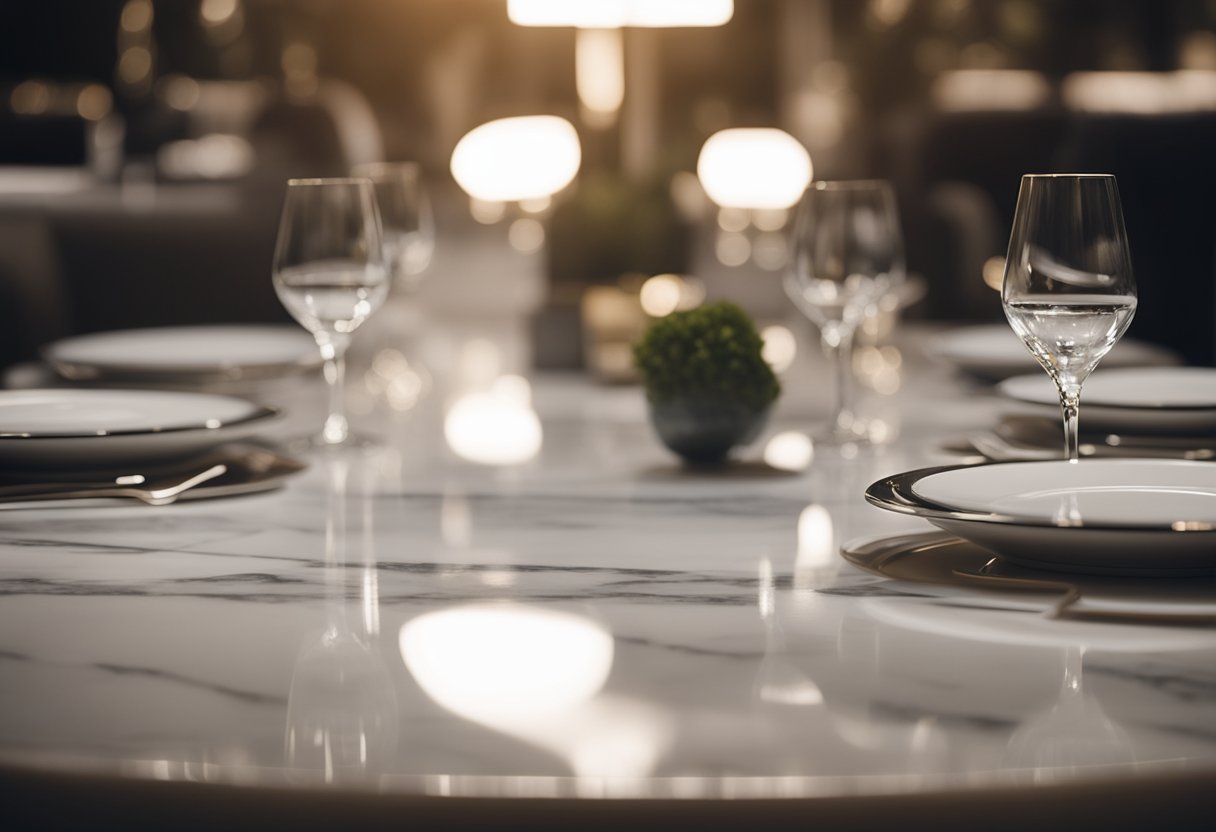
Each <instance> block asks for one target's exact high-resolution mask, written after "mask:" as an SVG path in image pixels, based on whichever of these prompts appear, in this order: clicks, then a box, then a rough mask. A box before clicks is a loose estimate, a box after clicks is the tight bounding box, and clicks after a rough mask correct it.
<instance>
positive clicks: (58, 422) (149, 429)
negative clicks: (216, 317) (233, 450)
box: [0, 389, 279, 469]
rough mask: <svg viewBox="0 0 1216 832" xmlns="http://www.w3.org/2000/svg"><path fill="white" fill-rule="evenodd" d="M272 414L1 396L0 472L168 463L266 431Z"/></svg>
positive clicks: (137, 396) (148, 397) (149, 396)
mask: <svg viewBox="0 0 1216 832" xmlns="http://www.w3.org/2000/svg"><path fill="white" fill-rule="evenodd" d="M278 417H279V412H278V411H277V410H275V409H273V408H269V407H263V406H261V405H257V404H254V403H253V402H249V401H246V400H244V399H240V398H235V397H232V396H218V395H213V394H208V393H184V392H169V391H153V390H76V389H51V390H5V391H0V464H2V465H3V466H4V467H6V468H75V469H89V468H99V467H103V466H109V465H125V464H136V463H147V462H154V461H155V462H161V461H165V460H173V459H180V458H184V457H188V456H191V455H194V454H198V453H202V452H203V451H206V450H208V449H210V448H213V447H215V446H217V445H220V444H221V443H225V442H232V441H235V440H239V439H246V438H248V437H250V436H252V435H254V434H256V433H259V432H261V431H264V430H265V429H266V428H267V427H269V425H271V424H272V423H274V422H275V420H277V419H278Z"/></svg>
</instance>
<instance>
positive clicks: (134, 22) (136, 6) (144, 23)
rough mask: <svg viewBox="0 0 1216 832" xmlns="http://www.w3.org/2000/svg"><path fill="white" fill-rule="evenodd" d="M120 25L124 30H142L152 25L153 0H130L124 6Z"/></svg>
mask: <svg viewBox="0 0 1216 832" xmlns="http://www.w3.org/2000/svg"><path fill="white" fill-rule="evenodd" d="M119 25H120V26H121V27H122V30H123V31H124V32H131V33H132V34H134V33H136V32H142V31H144V30H145V29H148V28H150V27H151V26H152V0H129V2H128V3H127V4H126V5H125V6H123V7H122V15H121V16H120V17H119Z"/></svg>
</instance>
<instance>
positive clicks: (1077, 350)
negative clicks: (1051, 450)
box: [1001, 174, 1136, 462]
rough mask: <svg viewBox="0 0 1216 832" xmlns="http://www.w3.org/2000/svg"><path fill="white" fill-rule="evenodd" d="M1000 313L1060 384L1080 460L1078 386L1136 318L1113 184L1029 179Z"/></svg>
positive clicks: (1080, 178) (1068, 438) (1067, 440)
mask: <svg viewBox="0 0 1216 832" xmlns="http://www.w3.org/2000/svg"><path fill="white" fill-rule="evenodd" d="M1001 305H1002V306H1003V308H1004V310H1005V317H1006V318H1007V319H1008V320H1009V324H1010V326H1011V327H1012V328H1013V330H1014V332H1016V333H1017V334H1018V336H1019V337H1020V338H1021V339H1022V342H1023V343H1024V344H1025V345H1026V347H1027V349H1029V350H1030V353H1031V355H1033V356H1034V358H1035V360H1036V361H1038V363H1039V364H1040V365H1041V366H1042V367H1043V369H1044V370H1046V371H1047V374H1048V375H1049V376H1050V377H1051V379H1052V381H1054V382H1055V385H1056V389H1057V392H1058V393H1059V396H1060V406H1061V410H1062V414H1063V420H1064V453H1065V457H1066V458H1067V459H1068V460H1069V461H1071V462H1076V461H1077V459H1078V439H1077V437H1078V418H1079V408H1080V397H1081V386H1082V385H1083V384H1084V382H1085V379H1087V378H1088V377H1089V374H1090V373H1091V372H1093V370H1094V368H1095V367H1096V366H1097V365H1098V362H1099V361H1100V360H1101V359H1102V357H1103V356H1104V355H1106V353H1107V352H1109V351H1110V349H1111V347H1113V346H1114V345H1115V343H1116V342H1117V341H1118V340H1119V338H1121V337H1122V336H1123V333H1124V332H1125V331H1126V330H1127V328H1128V326H1129V325H1130V324H1131V321H1132V317H1133V315H1134V314H1135V311H1136V284H1135V279H1134V277H1133V273H1132V262H1131V252H1130V250H1129V249H1128V244H1127V231H1126V230H1125V228H1124V225H1123V212H1122V209H1121V207H1120V203H1119V192H1118V187H1117V186H1116V184H1115V177H1114V176H1111V175H1110V174H1027V175H1026V176H1023V177H1022V184H1021V189H1020V190H1019V192H1018V203H1017V209H1016V211H1015V212H1014V220H1013V231H1012V233H1011V234H1010V237H1009V251H1008V255H1007V256H1006V258H1005V274H1004V279H1003V281H1002V288H1001Z"/></svg>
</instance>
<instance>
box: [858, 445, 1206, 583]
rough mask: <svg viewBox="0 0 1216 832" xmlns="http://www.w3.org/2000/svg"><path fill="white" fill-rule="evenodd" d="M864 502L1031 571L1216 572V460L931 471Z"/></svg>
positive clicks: (895, 479)
mask: <svg viewBox="0 0 1216 832" xmlns="http://www.w3.org/2000/svg"><path fill="white" fill-rule="evenodd" d="M866 498H867V499H868V500H869V501H870V502H871V503H872V504H874V505H876V506H878V507H879V508H885V509H888V510H891V511H898V512H902V513H905V514H912V515H915V516H918V517H923V518H924V519H926V520H928V521H929V522H930V523H932V524H934V525H935V526H937V527H939V528H941V529H945V530H946V531H948V532H951V533H952V534H956V535H958V536H959V537H962V538H964V539H966V540H970V541H971V542H973V543H976V544H978V545H980V546H982V547H984V548H986V549H988V550H989V551H991V552H994V553H996V554H999V555H1002V556H1004V557H1006V558H1008V559H1009V560H1011V561H1014V562H1016V563H1021V564H1024V565H1028V566H1032V567H1039V568H1048V569H1057V570H1065V571H1076V572H1087V573H1096V574H1126V575H1178V574H1184V573H1186V574H1206V575H1213V574H1216V463H1211V462H1192V461H1186V460H1154V459H1091V460H1083V461H1082V462H1080V463H1079V464H1076V465H1071V464H1069V463H1067V462H1064V461H1060V460H1051V461H1045V462H1010V463H995V464H990V465H974V466H951V467H945V468H927V469H921V470H919V471H910V472H907V473H904V474H896V475H894V476H892V477H888V478H886V479H884V480H880V481H879V482H876V483H874V484H872V485H871V486H870V488H869V489H867V491H866Z"/></svg>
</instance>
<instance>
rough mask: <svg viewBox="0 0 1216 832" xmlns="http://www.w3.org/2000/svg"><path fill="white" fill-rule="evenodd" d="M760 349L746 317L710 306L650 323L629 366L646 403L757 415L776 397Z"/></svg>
mask: <svg viewBox="0 0 1216 832" xmlns="http://www.w3.org/2000/svg"><path fill="white" fill-rule="evenodd" d="M763 346H764V342H763V341H762V340H761V338H760V334H759V333H758V332H757V331H756V326H755V324H753V323H752V320H751V318H749V317H748V316H747V313H745V312H744V311H743V310H742V309H740V308H739V307H738V306H736V305H735V304H733V303H715V304H710V305H708V306H702V307H700V308H697V309H691V310H689V311H687V312H676V313H674V314H672V315H668V316H667V317H665V318H660V319H659V320H657V321H655V322H654V323H653V324H652V325H651V326H650V329H649V330H648V331H647V332H646V334H645V335H644V336H643V337H642V340H641V341H639V342H638V343H636V344H634V346H633V360H634V364H635V365H636V366H637V368H638V371H639V372H640V373H641V374H642V378H643V380H644V381H645V384H646V395H647V396H648V397H649V398H650V400H651V401H652V402H668V401H672V400H674V399H678V398H689V399H697V400H702V401H717V402H724V403H725V402H729V403H734V404H738V405H739V406H741V407H746V408H750V409H755V410H759V409H762V408H764V407H767V406H768V405H769V404H771V403H772V401H773V400H774V399H776V398H777V396H778V395H779V394H780V393H781V385H780V384H779V383H778V381H777V377H776V376H775V375H773V371H772V368H770V367H769V366H768V363H767V362H765V360H764V357H763V356H762V355H761V350H762V348H763Z"/></svg>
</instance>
